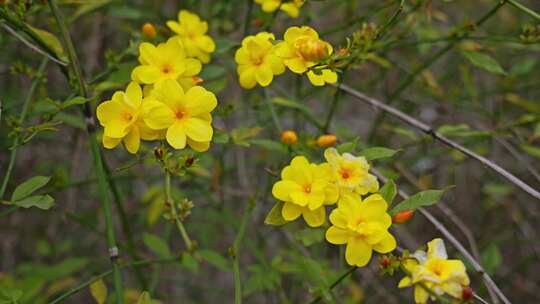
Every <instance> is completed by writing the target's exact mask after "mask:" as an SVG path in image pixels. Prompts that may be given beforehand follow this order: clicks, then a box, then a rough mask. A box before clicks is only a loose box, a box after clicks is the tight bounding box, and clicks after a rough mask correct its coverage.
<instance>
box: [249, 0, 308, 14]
mask: <svg viewBox="0 0 540 304" xmlns="http://www.w3.org/2000/svg"><path fill="white" fill-rule="evenodd" d="M255 2H256V3H258V4H260V5H261V8H262V10H263V11H265V12H267V13H271V12H274V11H275V10H277V9H278V8H279V9H281V10H282V11H284V12H285V13H287V14H288V15H289V16H290V17H292V18H296V17H298V15H299V14H300V8H301V7H302V5H304V2H305V0H292V1H287V2H285V1H282V0H255ZM282 2H285V3H282Z"/></svg>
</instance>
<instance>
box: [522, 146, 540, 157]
mask: <svg viewBox="0 0 540 304" xmlns="http://www.w3.org/2000/svg"><path fill="white" fill-rule="evenodd" d="M521 149H523V151H525V152H527V154H529V155H530V156H534V157H536V158H540V147H535V146H533V145H527V144H522V145H521Z"/></svg>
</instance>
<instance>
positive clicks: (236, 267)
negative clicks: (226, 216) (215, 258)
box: [230, 201, 254, 304]
mask: <svg viewBox="0 0 540 304" xmlns="http://www.w3.org/2000/svg"><path fill="white" fill-rule="evenodd" d="M253 208H254V201H250V202H249V203H248V206H247V208H246V211H245V212H244V216H243V217H242V222H241V223H240V228H239V229H238V233H237V234H236V238H235V239H234V243H233V247H232V248H231V249H230V255H231V257H232V260H233V273H234V303H235V304H242V280H241V277H240V263H239V259H238V253H239V252H240V245H241V244H242V240H243V238H244V235H245V233H246V226H247V223H248V220H249V218H250V217H251V214H252V212H253Z"/></svg>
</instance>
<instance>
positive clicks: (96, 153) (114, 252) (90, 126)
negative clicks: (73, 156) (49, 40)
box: [49, 0, 124, 304]
mask: <svg viewBox="0 0 540 304" xmlns="http://www.w3.org/2000/svg"><path fill="white" fill-rule="evenodd" d="M49 7H50V9H51V12H52V14H53V15H54V18H55V20H56V23H57V25H58V28H59V30H60V38H61V40H62V42H63V45H64V50H65V51H66V53H67V55H68V58H69V63H70V67H71V70H72V72H73V74H74V77H75V78H76V81H77V83H78V89H79V93H80V95H81V96H82V97H84V98H87V97H88V91H87V89H86V84H85V82H84V78H83V75H82V70H81V66H80V63H79V59H78V58H77V53H76V52H75V47H74V46H73V42H72V41H71V37H70V35H69V31H68V28H67V26H66V24H65V22H64V19H63V17H62V15H61V14H60V11H59V9H58V6H57V4H56V0H49ZM82 110H83V114H84V116H85V120H86V129H87V132H88V135H89V140H90V150H91V153H92V158H93V161H94V167H95V171H96V177H97V179H98V191H99V194H100V196H101V200H102V205H103V212H104V215H105V226H106V229H107V245H108V247H109V258H110V260H111V263H112V267H113V269H112V272H113V282H114V289H115V295H116V303H117V304H122V303H123V302H124V294H123V287H122V275H121V273H120V267H119V264H118V257H119V253H118V247H117V246H116V237H115V232H114V227H113V219H112V214H111V204H110V197H109V193H108V191H107V189H108V188H109V182H108V179H107V175H106V174H105V169H104V166H103V160H102V158H101V153H100V149H99V144H98V142H97V138H96V134H95V121H94V117H93V115H92V109H91V108H90V105H89V103H85V104H84V105H83V108H82Z"/></svg>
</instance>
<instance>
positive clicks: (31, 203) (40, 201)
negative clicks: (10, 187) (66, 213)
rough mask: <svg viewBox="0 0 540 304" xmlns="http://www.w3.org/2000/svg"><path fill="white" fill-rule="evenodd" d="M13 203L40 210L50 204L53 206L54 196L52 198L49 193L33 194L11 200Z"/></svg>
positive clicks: (47, 207) (45, 208)
mask: <svg viewBox="0 0 540 304" xmlns="http://www.w3.org/2000/svg"><path fill="white" fill-rule="evenodd" d="M12 203H13V205H15V206H19V207H22V208H30V207H37V208H39V209H42V210H48V209H50V208H51V207H52V206H54V198H52V197H51V196H50V195H48V194H45V195H33V196H29V197H25V198H23V199H21V200H18V201H13V202H12Z"/></svg>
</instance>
